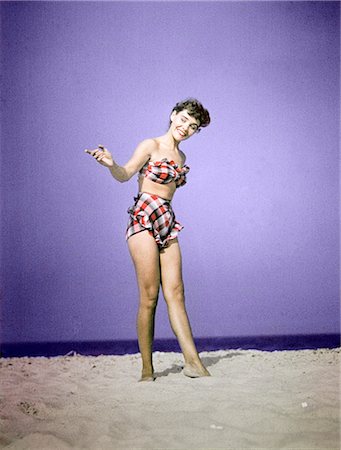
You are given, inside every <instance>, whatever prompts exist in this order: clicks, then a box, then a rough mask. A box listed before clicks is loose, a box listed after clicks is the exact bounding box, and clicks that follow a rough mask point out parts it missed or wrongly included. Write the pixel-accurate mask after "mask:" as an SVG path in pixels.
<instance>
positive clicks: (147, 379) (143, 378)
mask: <svg viewBox="0 0 341 450" xmlns="http://www.w3.org/2000/svg"><path fill="white" fill-rule="evenodd" d="M155 380H156V377H141V378H140V379H139V381H155Z"/></svg>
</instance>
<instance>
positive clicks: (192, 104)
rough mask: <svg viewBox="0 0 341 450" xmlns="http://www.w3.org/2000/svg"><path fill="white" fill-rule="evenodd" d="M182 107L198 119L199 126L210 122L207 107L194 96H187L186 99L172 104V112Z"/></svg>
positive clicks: (205, 125)
mask: <svg viewBox="0 0 341 450" xmlns="http://www.w3.org/2000/svg"><path fill="white" fill-rule="evenodd" d="M184 109H186V110H187V111H188V114H189V115H190V116H192V117H194V118H195V119H196V120H198V121H199V128H200V127H207V125H209V124H210V122H211V118H210V114H209V112H208V111H207V109H205V108H204V107H203V105H202V104H201V103H200V102H199V100H197V99H195V98H187V99H186V100H182V101H181V102H178V103H177V104H176V105H175V106H174V108H173V109H172V112H173V111H175V112H176V113H178V112H180V111H183V110H184Z"/></svg>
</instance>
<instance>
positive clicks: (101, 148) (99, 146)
mask: <svg viewBox="0 0 341 450" xmlns="http://www.w3.org/2000/svg"><path fill="white" fill-rule="evenodd" d="M98 148H99V149H100V150H102V151H103V152H107V151H108V149H106V148H105V147H104V145H102V144H98Z"/></svg>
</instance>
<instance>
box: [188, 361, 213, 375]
mask: <svg viewBox="0 0 341 450" xmlns="http://www.w3.org/2000/svg"><path fill="white" fill-rule="evenodd" d="M182 373H183V374H184V375H186V377H190V378H200V377H210V376H211V374H210V372H209V371H208V370H207V369H206V367H204V366H199V367H198V366H190V365H189V364H188V365H186V366H185V367H184V369H183V371H182Z"/></svg>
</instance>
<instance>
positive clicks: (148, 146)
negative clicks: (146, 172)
mask: <svg viewBox="0 0 341 450" xmlns="http://www.w3.org/2000/svg"><path fill="white" fill-rule="evenodd" d="M138 147H139V148H141V149H143V150H146V151H148V152H149V153H152V152H153V151H154V150H156V149H157V148H158V142H157V140H156V139H154V138H148V139H144V140H143V141H141V142H140V143H139V145H138Z"/></svg>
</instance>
